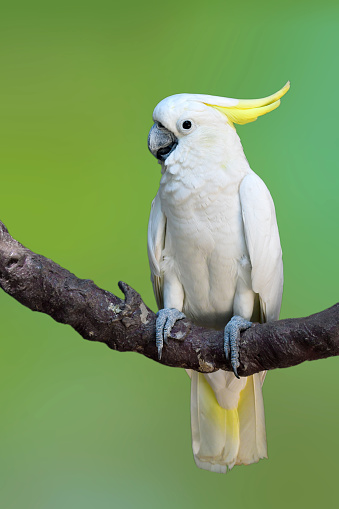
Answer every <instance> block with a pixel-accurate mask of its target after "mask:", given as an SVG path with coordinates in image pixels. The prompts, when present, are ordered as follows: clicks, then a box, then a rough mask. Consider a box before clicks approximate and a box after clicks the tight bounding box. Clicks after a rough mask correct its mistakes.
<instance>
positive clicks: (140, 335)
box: [0, 222, 339, 376]
mask: <svg viewBox="0 0 339 509" xmlns="http://www.w3.org/2000/svg"><path fill="white" fill-rule="evenodd" d="M0 286H1V288H2V289H3V290H4V291H5V292H6V293H8V294H9V295H11V296H12V297H14V298H15V299H16V300H18V301H19V302H21V304H23V305H25V306H27V307H29V308H30V309H32V310H33V311H40V312H41V313H46V314H48V315H50V316H51V317H52V318H54V320H56V321H57V322H61V323H64V324H68V325H70V326H71V327H73V328H74V329H75V330H76V331H77V332H78V333H79V334H80V335H81V336H82V337H83V338H85V339H88V340H91V341H100V342H102V343H106V344H107V345H108V346H109V348H112V349H113V350H119V351H121V352H126V351H134V352H139V353H142V354H143V355H145V356H147V357H149V358H151V359H153V360H155V361H157V362H161V364H165V365H167V366H175V367H181V368H191V369H194V370H196V371H201V372H212V371H215V370H216V369H224V370H226V371H231V370H232V368H231V366H230V363H229V362H227V361H226V359H225V355H224V352H223V334H222V332H220V331H214V330H208V329H204V328H202V327H198V326H196V325H194V324H192V323H190V322H189V321H188V320H185V319H184V320H181V321H179V322H177V324H176V325H175V327H174V328H173V331H172V336H173V337H175V339H172V338H171V339H170V340H169V342H168V344H167V345H165V346H164V350H163V355H162V359H161V361H159V360H158V355H157V349H156V347H155V320H156V315H155V314H154V313H153V312H152V311H151V310H150V309H149V308H148V307H147V306H146V305H145V304H144V302H143V301H142V299H141V297H140V295H139V294H138V293H137V292H136V291H135V290H133V289H132V288H131V287H129V286H128V285H127V284H125V283H122V282H120V283H119V287H120V288H121V290H122V291H123V293H124V294H125V300H122V299H120V298H118V297H117V296H115V295H113V294H112V293H110V292H108V291H106V290H102V289H100V288H98V287H97V286H96V285H95V284H94V283H93V282H92V281H90V280H88V279H79V278H77V277H76V276H75V275H74V274H72V273H71V272H69V271H68V270H66V269H63V268H62V267H60V266H59V265H57V264H56V263H55V262H53V261H52V260H49V259H48V258H45V257H44V256H41V255H38V254H36V253H33V252H32V251H30V250H29V249H27V248H25V247H24V246H22V244H20V243H19V242H18V241H17V240H15V239H13V238H12V237H11V235H10V234H9V233H8V231H7V229H6V227H5V226H4V225H3V224H2V223H1V222H0ZM179 338H180V339H179ZM239 349H240V367H239V369H238V373H239V375H240V376H247V375H250V374H253V373H256V372H258V371H262V370H269V369H275V368H285V367H288V366H294V365H296V364H300V363H301V362H304V361H306V360H315V359H322V358H325V357H331V356H335V355H339V304H336V305H334V306H333V307H331V308H329V309H326V310H325V311H322V312H320V313H316V314H314V315H311V316H308V317H306V318H294V319H288V320H280V321H277V322H270V323H266V324H254V325H253V326H252V327H251V328H250V329H248V330H247V331H245V332H243V333H242V334H241V337H240V340H239Z"/></svg>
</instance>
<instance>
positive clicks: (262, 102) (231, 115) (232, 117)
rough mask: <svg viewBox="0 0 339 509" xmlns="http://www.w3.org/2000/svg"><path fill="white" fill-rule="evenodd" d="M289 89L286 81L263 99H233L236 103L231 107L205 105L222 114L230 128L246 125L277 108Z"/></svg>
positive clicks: (288, 83)
mask: <svg viewBox="0 0 339 509" xmlns="http://www.w3.org/2000/svg"><path fill="white" fill-rule="evenodd" d="M289 88H290V82H289V81H288V82H287V83H286V85H285V86H284V87H283V88H281V89H280V90H279V91H278V92H276V93H275V94H272V95H269V96H268V97H264V98H263V99H233V100H232V101H234V102H235V101H237V102H235V104H233V105H232V106H224V105H223V104H209V103H207V102H206V103H205V104H206V105H207V106H212V108H215V109H217V110H219V111H221V113H224V115H226V117H227V118H228V120H229V123H230V124H231V125H232V126H233V123H234V124H248V123H249V122H254V121H255V120H257V118H258V117H261V116H262V115H265V114H266V113H269V112H270V111H272V110H275V109H276V108H278V106H279V104H280V98H281V97H282V96H283V95H285V94H286V92H287V91H288V89H289Z"/></svg>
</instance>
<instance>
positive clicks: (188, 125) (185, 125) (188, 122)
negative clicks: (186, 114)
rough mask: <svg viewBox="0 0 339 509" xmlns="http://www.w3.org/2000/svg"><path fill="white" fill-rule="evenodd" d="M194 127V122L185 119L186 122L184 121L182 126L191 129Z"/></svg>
mask: <svg viewBox="0 0 339 509" xmlns="http://www.w3.org/2000/svg"><path fill="white" fill-rule="evenodd" d="M191 127H192V122H191V121H190V120H184V122H183V123H182V128H183V129H191Z"/></svg>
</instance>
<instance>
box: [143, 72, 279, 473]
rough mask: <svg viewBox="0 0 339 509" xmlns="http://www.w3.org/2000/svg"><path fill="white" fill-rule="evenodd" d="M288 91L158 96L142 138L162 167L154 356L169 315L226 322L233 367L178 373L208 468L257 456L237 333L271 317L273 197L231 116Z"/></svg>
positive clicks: (259, 430)
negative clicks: (187, 390) (260, 95)
mask: <svg viewBox="0 0 339 509" xmlns="http://www.w3.org/2000/svg"><path fill="white" fill-rule="evenodd" d="M288 89H289V82H288V83H287V84H286V85H285V86H284V87H283V88H282V89H281V90H280V91H279V92H277V93H275V94H273V95H271V96H269V97H266V98H264V99H255V100H238V99H229V98H224V97H215V96H210V95H200V94H178V95H173V96H171V97H167V98H166V99H164V100H163V101H161V102H160V103H159V104H158V105H157V106H156V108H155V110H154V113H153V120H154V125H153V127H152V128H151V130H150V133H149V137H148V146H149V149H150V151H151V153H152V154H153V155H154V156H155V157H156V158H157V159H158V161H159V163H160V164H161V173H162V177H161V181H160V187H159V191H158V193H157V195H156V197H155V199H154V200H153V203H152V209H151V215H150V219H149V227H148V254H149V261H150V267H151V275H152V282H153V288H154V293H155V297H156V300H157V304H158V307H159V310H160V311H159V312H158V315H157V323H156V335H157V337H156V344H157V347H158V352H159V357H161V352H162V349H163V343H164V342H166V341H167V338H168V337H169V336H170V331H171V328H172V327H173V325H174V323H175V322H176V321H177V320H180V319H181V318H183V317H185V316H187V318H189V319H190V320H191V321H192V322H194V323H196V324H198V325H201V326H205V327H209V328H214V329H224V330H225V333H224V338H225V354H226V356H227V357H228V356H229V355H230V357H231V362H232V366H233V371H234V374H233V373H232V372H226V371H222V370H219V371H216V372H214V373H210V374H203V373H198V372H195V371H191V372H189V375H190V377H191V426H192V442H193V454H194V459H195V462H196V464H197V466H198V467H200V468H204V469H207V470H212V471H214V472H226V471H227V469H230V468H232V467H233V466H234V465H240V464H249V463H253V462H256V461H258V460H259V459H260V458H265V457H267V446H266V432H265V416H264V405H263V397H262V384H263V381H264V377H265V372H262V373H258V374H255V375H253V376H249V377H247V378H246V377H242V378H239V377H238V375H237V367H238V349H237V337H238V334H239V330H242V329H245V328H247V327H249V326H250V325H251V320H253V321H260V322H265V321H270V320H277V319H278V316H279V311H280V305H281V297H282V289H283V266H282V253H281V247H280V240H279V232H278V227H277V222H276V215H275V209H274V204H273V200H272V198H271V195H270V193H269V191H268V189H267V187H266V186H265V184H264V182H263V181H262V180H261V179H260V178H259V177H258V176H257V175H256V174H255V173H254V172H253V171H252V170H251V168H250V166H249V164H248V161H247V159H246V157H245V155H244V151H243V148H242V145H241V142H240V139H239V136H238V135H237V133H236V130H235V128H234V124H246V123H247V122H253V121H254V120H256V119H257V117H259V116H261V115H264V114H265V113H268V112H270V111H272V110H274V109H275V108H277V107H278V106H279V104H280V98H281V97H282V96H283V95H284V94H285V93H286V92H287V90H288Z"/></svg>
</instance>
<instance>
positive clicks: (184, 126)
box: [148, 82, 290, 164]
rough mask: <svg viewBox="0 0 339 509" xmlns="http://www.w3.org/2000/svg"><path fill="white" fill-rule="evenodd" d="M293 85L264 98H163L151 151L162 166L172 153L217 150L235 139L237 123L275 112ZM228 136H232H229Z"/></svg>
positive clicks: (150, 138)
mask: <svg viewBox="0 0 339 509" xmlns="http://www.w3.org/2000/svg"><path fill="white" fill-rule="evenodd" d="M289 88H290V83H289V82H287V83H286V85H285V86H284V87H283V88H282V89H281V90H279V91H278V92H276V93H275V94H273V95H270V96H269V97H265V98H263V99H247V100H246V99H245V100H241V99H230V98H227V97H216V96H211V95H202V94H178V95H172V96H170V97H167V98H166V99H163V100H162V101H161V102H160V103H159V104H158V105H157V106H156V107H155V109H154V112H153V120H154V125H153V126H152V128H151V130H150V132H149V135H148V148H149V150H150V152H151V153H152V154H153V155H154V156H155V157H156V158H157V159H158V161H159V162H160V163H163V164H165V163H166V164H167V163H168V162H170V160H169V159H168V158H169V157H170V156H171V155H172V154H173V155H172V158H173V156H174V155H175V154H176V153H177V152H182V153H183V152H186V153H188V152H190V151H191V149H192V148H193V147H194V148H195V149H196V148H197V147H200V148H203V149H204V150H205V149H206V148H207V149H210V150H214V148H215V147H220V146H222V143H221V144H220V143H216V142H218V141H225V140H226V141H227V137H232V135H233V136H234V132H235V130H234V124H247V123H248V122H253V121H254V120H256V119H257V118H258V117H259V116H261V115H265V114H266V113H268V112H270V111H272V110H274V109H275V108H277V107H278V106H279V104H280V98H281V97H282V96H283V95H284V94H285V93H286V92H287V91H288V89H289ZM227 135H228V136H227Z"/></svg>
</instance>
